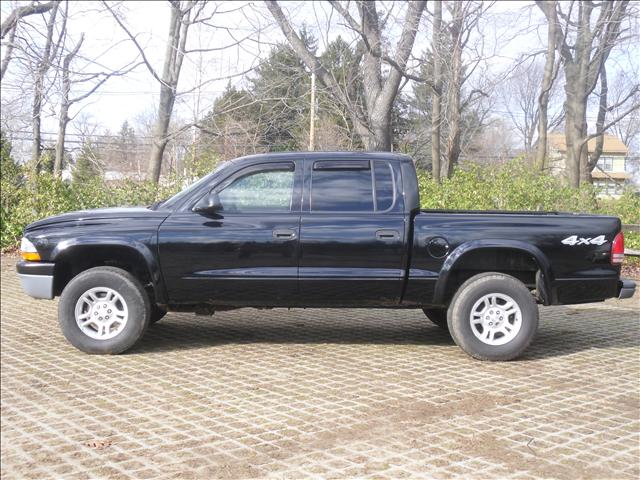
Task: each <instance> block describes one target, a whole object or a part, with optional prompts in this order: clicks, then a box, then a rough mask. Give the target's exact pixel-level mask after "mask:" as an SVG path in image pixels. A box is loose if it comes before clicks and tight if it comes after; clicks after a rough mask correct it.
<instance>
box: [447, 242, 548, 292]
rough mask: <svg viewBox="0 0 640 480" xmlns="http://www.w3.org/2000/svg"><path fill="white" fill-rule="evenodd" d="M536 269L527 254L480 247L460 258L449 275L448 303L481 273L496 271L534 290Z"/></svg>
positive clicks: (521, 251) (533, 259)
mask: <svg viewBox="0 0 640 480" xmlns="http://www.w3.org/2000/svg"><path fill="white" fill-rule="evenodd" d="M539 270H540V266H539V265H538V262H537V261H536V259H535V257H534V256H533V255H531V254H530V253H528V252H525V251H523V250H516V249H508V248H507V249H505V248H483V249H478V250H473V251H471V252H469V253H467V254H465V255H463V256H462V257H461V258H460V259H459V260H458V261H457V262H456V263H455V264H454V266H453V268H452V269H451V271H450V273H449V278H448V280H447V286H446V290H445V296H444V299H445V302H446V303H447V304H448V303H449V302H450V301H451V299H452V298H453V295H454V294H455V293H456V291H457V290H458V288H460V286H461V285H462V284H463V283H464V282H466V281H467V280H468V279H470V278H471V277H473V276H475V275H478V274H479V273H485V272H497V273H504V274H507V275H511V276H512V277H515V278H517V279H518V280H520V281H521V282H522V283H524V284H525V286H526V287H527V288H528V289H529V290H535V289H536V288H537V285H536V281H537V274H538V271H539Z"/></svg>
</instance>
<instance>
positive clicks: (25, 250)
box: [20, 237, 40, 262]
mask: <svg viewBox="0 0 640 480" xmlns="http://www.w3.org/2000/svg"><path fill="white" fill-rule="evenodd" d="M20 256H21V257H22V258H23V259H24V260H28V261H30V262H39V261H40V254H39V253H38V250H36V246H35V245H34V244H33V243H31V242H30V241H29V240H28V239H27V238H24V237H22V241H21V242H20Z"/></svg>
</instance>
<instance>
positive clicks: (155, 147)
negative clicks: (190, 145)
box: [147, 85, 175, 183]
mask: <svg viewBox="0 0 640 480" xmlns="http://www.w3.org/2000/svg"><path fill="white" fill-rule="evenodd" d="M174 102H175V91H174V90H172V89H171V88H169V87H166V86H165V85H162V86H161V87H160V104H159V106H158V118H157V119H156V123H155V125H154V127H153V144H152V145H151V153H150V156H149V168H148V171H147V173H148V177H149V180H151V181H152V182H154V183H158V181H160V171H161V168H162V158H163V155H164V150H165V148H166V146H167V143H168V142H169V139H168V138H167V133H168V132H169V123H170V121H171V112H172V111H173V104H174Z"/></svg>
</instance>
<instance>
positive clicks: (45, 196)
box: [0, 161, 640, 251]
mask: <svg viewBox="0 0 640 480" xmlns="http://www.w3.org/2000/svg"><path fill="white" fill-rule="evenodd" d="M418 178H419V188H420V200H421V206H422V208H425V209H469V210H494V209H498V210H536V211H542V210H546V211H553V210H556V211H567V212H581V213H600V214H610V215H616V216H618V217H620V218H621V219H622V222H623V223H635V224H638V223H640V195H639V194H638V192H635V191H632V190H630V189H628V190H626V191H625V192H624V194H623V195H622V197H621V198H619V199H616V200H614V199H599V198H598V197H597V196H596V191H595V189H594V188H593V187H592V186H591V185H587V186H583V187H581V188H579V189H574V188H569V187H566V186H564V185H563V184H562V183H561V180H560V179H559V178H558V177H555V176H552V175H549V174H545V173H541V172H538V171H535V170H533V169H531V168H529V167H527V165H526V164H524V163H523V162H520V161H513V162H510V163H507V164H504V165H498V166H496V165H493V166H480V165H474V164H469V165H466V166H463V167H459V168H457V169H456V170H455V172H454V174H453V176H452V178H450V179H448V180H445V181H443V182H442V183H441V184H439V183H436V182H435V181H434V180H433V179H432V178H431V176H430V175H429V174H428V173H427V172H424V171H420V172H419V173H418ZM184 183H185V182H184V180H183V179H180V178H177V177H176V178H171V179H169V180H168V181H167V182H165V183H163V184H162V185H160V186H156V185H153V184H151V183H148V182H134V181H130V180H127V181H122V182H117V183H116V182H105V181H104V180H102V179H100V178H95V179H93V180H91V181H88V182H82V183H67V182H64V181H62V180H59V179H55V178H53V177H52V176H50V175H47V174H41V175H39V176H38V177H37V178H36V179H35V181H30V182H25V181H24V180H20V179H18V180H16V178H15V177H14V178H5V177H4V176H3V178H2V180H1V185H0V187H1V189H2V194H1V211H0V247H1V248H2V250H3V251H4V250H8V249H12V248H15V246H16V245H17V244H18V242H19V241H20V237H21V236H22V230H23V228H24V227H25V226H26V225H27V224H29V223H30V222H33V221H35V220H38V219H40V218H44V217H47V216H50V215H55V214H58V213H61V212H66V211H71V210H82V209H86V208H98V207H110V206H124V205H149V204H151V203H153V202H155V201H157V200H161V199H163V198H166V197H168V196H170V195H172V194H173V193H175V192H177V191H179V190H180V189H181V188H182V186H183V185H184ZM626 245H627V246H628V247H630V248H636V249H640V234H638V233H635V234H627V235H626Z"/></svg>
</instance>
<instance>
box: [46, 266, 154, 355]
mask: <svg viewBox="0 0 640 480" xmlns="http://www.w3.org/2000/svg"><path fill="white" fill-rule="evenodd" d="M150 312H151V306H150V303H149V296H148V295H147V293H146V292H145V291H144V288H143V287H142V285H141V284H140V282H139V281H138V280H137V279H136V278H135V277H134V276H133V275H131V274H130V273H129V272H126V271H125V270H121V269H119V268H114V267H96V268H91V269H89V270H85V271H84V272H82V273H80V274H78V275H76V276H75V277H74V278H73V279H72V280H71V281H70V282H69V284H68V285H67V286H66V287H65V289H64V291H63V292H62V295H61V296H60V303H59V305H58V321H59V323H60V327H61V329H62V333H63V334H64V336H65V337H66V338H67V340H69V342H70V343H71V344H72V345H73V346H74V347H76V348H77V349H79V350H82V351H83V352H86V353H102V354H108V353H111V354H114V353H121V352H124V351H125V350H128V349H129V348H131V347H132V346H133V345H134V344H135V343H136V342H137V341H138V340H139V339H140V338H141V337H142V335H143V334H144V332H145V330H146V328H147V326H148V325H149V317H150Z"/></svg>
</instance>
